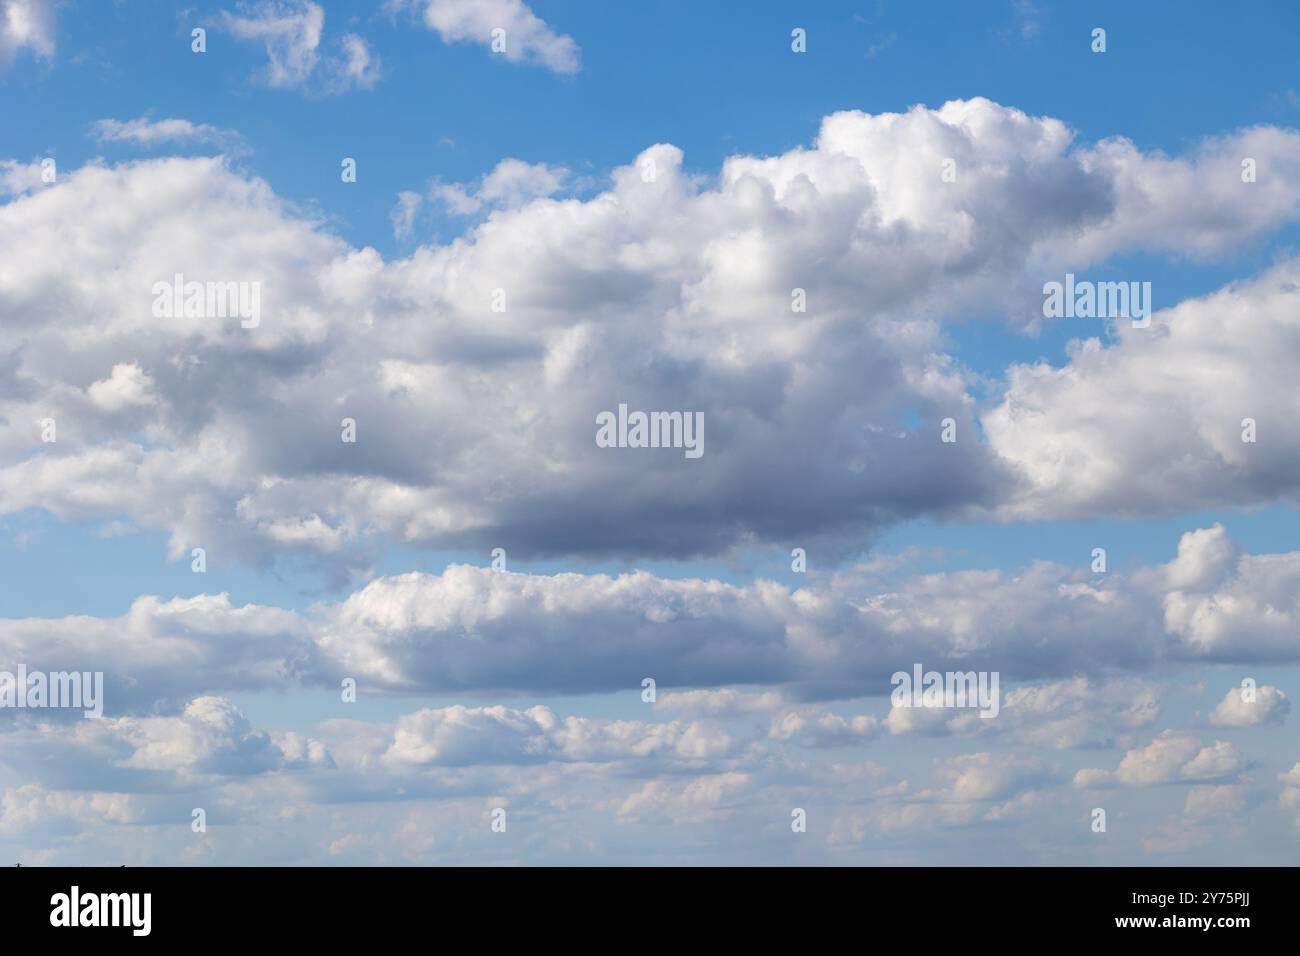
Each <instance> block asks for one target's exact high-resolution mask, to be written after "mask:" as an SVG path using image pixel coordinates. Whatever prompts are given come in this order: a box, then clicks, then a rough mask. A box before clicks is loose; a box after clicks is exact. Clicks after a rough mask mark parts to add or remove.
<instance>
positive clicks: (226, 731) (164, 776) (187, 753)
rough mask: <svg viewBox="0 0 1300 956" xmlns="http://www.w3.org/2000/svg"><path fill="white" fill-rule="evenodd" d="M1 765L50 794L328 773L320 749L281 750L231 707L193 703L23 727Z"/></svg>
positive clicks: (9, 740)
mask: <svg viewBox="0 0 1300 956" xmlns="http://www.w3.org/2000/svg"><path fill="white" fill-rule="evenodd" d="M4 739H5V744H6V751H5V757H4V761H5V762H6V763H9V764H10V765H13V766H18V767H22V768H24V770H25V771H26V772H28V773H35V774H36V775H37V776H38V778H39V779H40V782H41V783H42V784H43V785H48V786H50V787H51V788H54V789H64V790H66V789H74V788H80V789H87V790H96V791H110V792H124V793H127V792H146V791H159V790H173V789H188V788H192V787H194V786H197V785H199V784H201V783H203V782H205V781H211V780H213V779H217V778H225V777H244V776H249V775H255V774H261V773H271V772H275V771H282V770H291V769H295V768H304V767H331V766H333V758H332V757H330V755H329V752H328V751H327V750H326V749H325V747H324V745H322V744H321V743H320V742H319V741H317V740H313V739H310V738H303V737H301V736H300V735H297V734H289V735H287V736H285V737H283V738H282V740H283V743H281V742H280V741H277V740H276V739H275V738H274V737H273V736H272V735H270V734H267V733H266V732H264V731H261V730H257V729H255V728H254V727H253V726H252V725H251V724H250V723H249V721H248V719H247V718H246V717H245V716H244V714H243V713H242V712H241V711H240V710H239V708H237V707H236V706H235V705H234V704H233V703H232V702H231V701H229V700H227V699H225V698H222V697H211V696H209V697H198V698H195V699H193V700H191V701H190V702H189V703H188V704H187V705H186V706H185V708H184V710H182V711H181V712H180V713H179V714H177V715H175V716H142V717H106V718H103V719H99V720H82V721H75V722H73V723H72V724H67V723H58V722H54V723H40V724H28V725H24V726H20V727H17V728H11V729H9V730H8V732H7V733H6V734H5V736H4Z"/></svg>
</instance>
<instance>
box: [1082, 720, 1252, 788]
mask: <svg viewBox="0 0 1300 956" xmlns="http://www.w3.org/2000/svg"><path fill="white" fill-rule="evenodd" d="M1245 766H1246V761H1245V758H1244V757H1243V756H1242V754H1241V752H1240V751H1239V750H1238V749H1237V748H1236V747H1235V746H1233V745H1232V744H1230V743H1227V742H1225V741H1222V740H1216V741H1215V742H1214V743H1213V744H1210V745H1208V746H1202V744H1201V742H1200V741H1199V740H1197V739H1196V738H1195V737H1193V736H1192V735H1191V734H1188V733H1184V732H1181V731H1176V730H1166V731H1163V732H1162V733H1160V734H1159V735H1158V736H1157V737H1156V738H1155V739H1154V740H1152V741H1151V743H1149V744H1148V745H1147V746H1145V747H1138V748H1136V749H1133V750H1130V751H1128V753H1126V754H1125V755H1124V759H1123V760H1121V761H1120V763H1119V767H1118V769H1116V770H1115V772H1114V775H1113V779H1114V780H1115V781H1117V782H1119V783H1122V784H1125V785H1127V786H1135V787H1150V786H1155V785H1158V784H1166V783H1188V782H1201V781H1214V780H1221V779H1225V778H1231V777H1234V776H1236V774H1237V773H1239V772H1240V771H1241V770H1243V769H1244V768H1245ZM1110 779H1112V777H1111V775H1110V774H1108V773H1106V772H1105V771H1100V770H1095V769H1086V770H1080V771H1079V772H1078V773H1077V774H1075V778H1074V785H1075V786H1076V787H1080V788H1087V787H1095V786H1099V785H1103V784H1105V783H1107V782H1109V781H1110Z"/></svg>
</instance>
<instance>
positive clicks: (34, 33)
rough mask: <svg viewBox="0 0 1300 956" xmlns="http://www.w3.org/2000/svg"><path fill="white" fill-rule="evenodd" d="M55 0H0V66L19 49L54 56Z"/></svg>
mask: <svg viewBox="0 0 1300 956" xmlns="http://www.w3.org/2000/svg"><path fill="white" fill-rule="evenodd" d="M54 6H55V3H54V0H0V69H3V68H5V67H7V66H8V65H9V64H10V63H11V62H12V61H13V59H14V57H15V55H16V54H17V53H18V51H20V50H23V49H30V50H31V51H32V53H34V54H35V55H37V56H39V57H42V58H44V59H47V60H48V59H49V58H50V57H52V56H54Z"/></svg>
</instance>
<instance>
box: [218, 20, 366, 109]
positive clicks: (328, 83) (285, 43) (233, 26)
mask: <svg viewBox="0 0 1300 956" xmlns="http://www.w3.org/2000/svg"><path fill="white" fill-rule="evenodd" d="M236 9H237V10H238V11H239V13H238V14H232V13H230V12H228V11H223V12H222V20H221V24H222V27H223V28H224V29H225V30H226V31H227V32H228V33H230V34H231V35H232V36H234V37H236V38H238V39H240V40H251V41H254V42H261V43H262V45H263V46H264V47H265V49H266V56H267V67H266V71H265V74H264V75H263V77H262V79H263V80H264V81H265V83H266V84H267V85H268V86H270V87H273V88H276V89H307V88H309V87H310V88H312V89H313V90H315V91H317V92H322V93H341V92H344V91H346V90H348V89H352V88H354V87H355V88H360V89H371V88H373V87H374V85H375V84H376V82H378V79H379V70H380V62H379V60H378V59H377V58H375V57H374V56H373V55H372V54H371V52H370V49H369V47H368V46H367V45H366V41H365V40H363V39H362V38H361V37H360V36H357V35H356V34H355V33H348V34H345V35H344V36H343V37H342V38H341V39H340V40H339V42H338V47H339V49H338V50H337V52H331V53H328V54H326V55H322V54H321V52H320V46H321V37H322V33H323V31H324V27H325V11H324V10H323V9H321V7H320V5H319V4H317V3H312V2H310V0H255V2H254V0H249V2H241V3H239V4H237V6H236ZM312 83H315V84H316V85H315V86H314V87H311V86H310V85H311V84H312Z"/></svg>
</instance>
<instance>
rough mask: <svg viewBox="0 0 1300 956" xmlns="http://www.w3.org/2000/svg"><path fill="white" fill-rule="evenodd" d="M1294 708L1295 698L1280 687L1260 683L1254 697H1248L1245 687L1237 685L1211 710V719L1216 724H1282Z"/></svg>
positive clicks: (1220, 725) (1227, 725)
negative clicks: (1291, 698)
mask: <svg viewBox="0 0 1300 956" xmlns="http://www.w3.org/2000/svg"><path fill="white" fill-rule="evenodd" d="M1290 712H1291V701H1290V700H1289V699H1288V698H1287V696H1286V694H1284V693H1283V692H1282V691H1280V690H1278V689H1277V688H1276V687H1269V686H1268V685H1264V686H1262V687H1258V688H1256V689H1255V691H1254V694H1253V696H1252V697H1251V698H1250V699H1247V695H1246V691H1245V690H1243V689H1242V688H1240V687H1234V688H1233V689H1232V690H1230V691H1228V693H1226V694H1225V695H1224V696H1223V700H1221V701H1219V706H1217V707H1215V708H1214V712H1213V713H1212V714H1210V723H1211V724H1213V725H1214V726H1216V727H1258V726H1260V725H1261V724H1280V723H1282V721H1283V720H1285V719H1286V715H1287V714H1288V713H1290Z"/></svg>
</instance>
